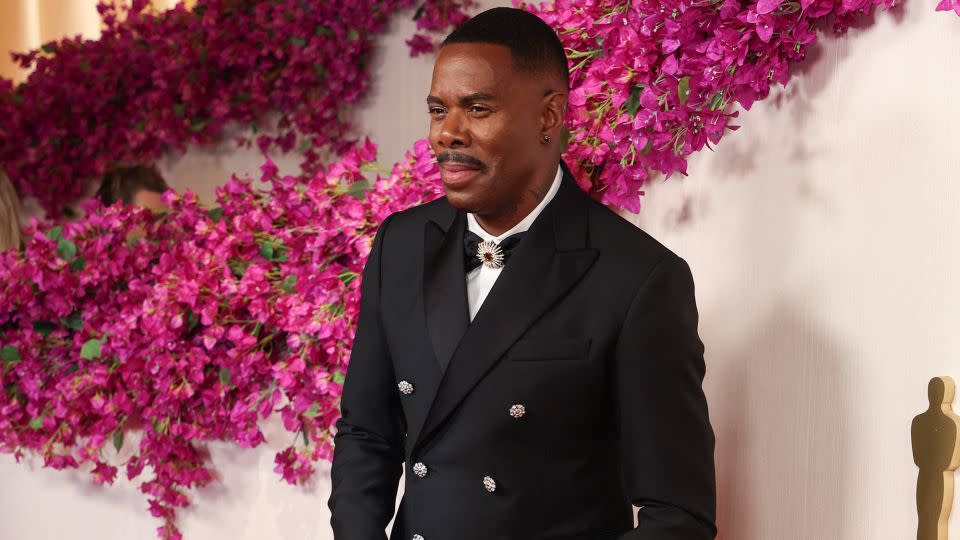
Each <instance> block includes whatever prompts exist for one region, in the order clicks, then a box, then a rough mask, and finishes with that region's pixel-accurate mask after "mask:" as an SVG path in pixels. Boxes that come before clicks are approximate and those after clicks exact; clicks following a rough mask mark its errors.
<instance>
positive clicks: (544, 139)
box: [543, 135, 550, 143]
mask: <svg viewBox="0 0 960 540" xmlns="http://www.w3.org/2000/svg"><path fill="white" fill-rule="evenodd" d="M543 142H545V143H548V142H550V136H549V135H544V136H543Z"/></svg>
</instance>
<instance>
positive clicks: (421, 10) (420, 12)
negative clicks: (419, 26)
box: [413, 6, 425, 20]
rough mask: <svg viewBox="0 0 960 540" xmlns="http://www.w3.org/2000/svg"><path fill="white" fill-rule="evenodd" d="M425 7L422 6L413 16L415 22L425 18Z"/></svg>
mask: <svg viewBox="0 0 960 540" xmlns="http://www.w3.org/2000/svg"><path fill="white" fill-rule="evenodd" d="M424 7H425V6H420V7H419V8H417V12H416V13H414V14H413V20H417V19H419V18H420V17H423V11H424Z"/></svg>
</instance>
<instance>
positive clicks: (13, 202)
mask: <svg viewBox="0 0 960 540" xmlns="http://www.w3.org/2000/svg"><path fill="white" fill-rule="evenodd" d="M19 247H20V199H19V197H17V191H16V190H15V189H13V184H11V183H10V179H9V178H7V175H6V174H5V173H4V172H3V171H2V170H0V251H6V250H8V249H15V248H19Z"/></svg>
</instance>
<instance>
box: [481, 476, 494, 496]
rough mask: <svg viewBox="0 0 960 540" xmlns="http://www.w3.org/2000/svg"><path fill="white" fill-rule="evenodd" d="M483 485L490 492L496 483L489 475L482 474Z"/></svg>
mask: <svg viewBox="0 0 960 540" xmlns="http://www.w3.org/2000/svg"><path fill="white" fill-rule="evenodd" d="M483 487H484V488H485V489H486V490H487V491H489V492H490V493H493V492H494V491H496V490H497V483H496V482H495V481H494V480H493V478H492V477H490V476H484V477H483Z"/></svg>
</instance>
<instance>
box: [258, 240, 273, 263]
mask: <svg viewBox="0 0 960 540" xmlns="http://www.w3.org/2000/svg"><path fill="white" fill-rule="evenodd" d="M260 254H261V255H263V258H265V259H267V260H268V261H272V260H273V244H270V243H265V244H262V245H261V246H260Z"/></svg>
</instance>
